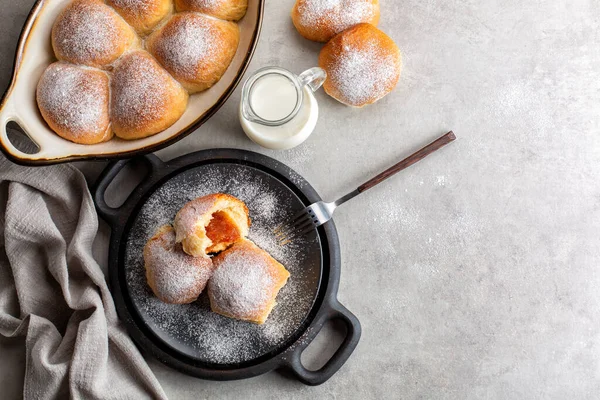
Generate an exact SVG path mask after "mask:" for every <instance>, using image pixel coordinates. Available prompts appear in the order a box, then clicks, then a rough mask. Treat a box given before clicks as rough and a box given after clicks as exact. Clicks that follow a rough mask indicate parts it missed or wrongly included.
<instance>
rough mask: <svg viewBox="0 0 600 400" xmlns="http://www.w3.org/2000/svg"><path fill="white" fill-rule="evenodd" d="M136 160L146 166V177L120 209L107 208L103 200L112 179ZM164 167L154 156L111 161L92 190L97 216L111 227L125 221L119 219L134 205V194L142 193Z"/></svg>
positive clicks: (148, 155)
mask: <svg viewBox="0 0 600 400" xmlns="http://www.w3.org/2000/svg"><path fill="white" fill-rule="evenodd" d="M137 159H141V160H143V161H144V162H145V163H146V166H147V167H148V173H147V175H146V176H145V177H144V179H143V180H142V181H141V182H140V183H139V184H138V185H137V186H136V187H135V189H133V191H132V192H131V194H129V196H128V197H127V199H126V200H125V202H123V204H122V205H121V206H120V207H118V208H113V207H111V206H109V205H108V204H106V200H105V198H104V195H105V193H106V189H107V188H108V186H109V185H110V184H111V182H112V181H113V179H114V178H115V177H116V176H117V175H118V174H119V172H121V170H122V169H123V168H125V166H127V164H129V162H130V161H132V160H137ZM164 165H165V164H164V163H163V162H162V161H161V159H160V158H158V157H157V156H155V155H154V154H147V155H144V156H141V157H139V158H133V159H128V160H119V161H113V162H111V163H109V164H108V166H107V167H106V168H105V169H104V171H102V173H101V174H100V176H99V177H98V180H97V182H96V184H95V187H94V189H93V198H94V203H95V204H96V210H97V211H98V214H99V215H100V216H101V217H102V218H103V219H104V220H106V221H107V222H108V223H109V224H110V225H111V226H112V227H114V226H116V225H117V224H119V223H124V222H125V221H124V220H123V221H120V219H122V218H123V217H126V215H125V213H124V211H125V210H127V209H128V208H129V207H131V205H132V203H134V200H135V197H136V196H134V194H136V193H143V192H144V191H145V190H146V186H148V184H149V183H151V182H153V181H154V180H155V178H156V175H157V172H158V171H159V170H160V169H161V168H163V167H164Z"/></svg>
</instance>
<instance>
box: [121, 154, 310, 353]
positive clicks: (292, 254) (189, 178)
mask: <svg viewBox="0 0 600 400" xmlns="http://www.w3.org/2000/svg"><path fill="white" fill-rule="evenodd" d="M273 181H274V178H270V177H269V176H268V175H265V174H263V173H262V172H260V171H258V170H255V169H254V168H252V167H246V166H242V165H237V164H211V165H206V166H200V167H196V168H194V169H193V170H189V171H186V172H185V173H183V174H180V175H177V176H175V177H174V178H172V179H171V180H169V181H168V182H167V183H166V184H165V185H163V186H162V187H161V188H159V189H158V190H157V191H156V192H155V193H153V194H152V195H151V196H150V197H149V198H148V200H147V202H146V203H145V205H144V206H143V208H142V209H141V210H140V212H139V213H138V215H137V217H136V219H135V222H134V224H133V226H132V228H131V231H130V234H129V239H128V242H127V245H126V257H125V265H124V268H125V270H126V276H127V282H128V285H129V294H130V296H131V298H132V301H133V303H134V304H135V306H136V308H137V309H138V310H139V312H140V313H141V314H142V316H143V318H144V319H145V321H146V322H147V323H148V324H149V326H150V327H151V329H152V330H153V331H154V332H155V333H156V334H157V335H158V336H160V337H163V338H165V341H167V342H169V343H176V344H175V346H176V347H177V349H178V350H179V351H182V352H184V353H186V354H190V355H191V356H193V357H195V358H198V359H200V360H202V361H204V362H209V363H218V364H231V363H240V362H244V361H249V360H252V359H254V358H256V357H260V356H261V355H264V354H266V353H268V352H269V351H272V350H273V349H274V348H277V347H278V346H281V345H283V344H285V343H286V340H287V339H288V338H289V337H290V335H292V334H294V333H295V331H296V329H298V328H299V327H300V326H301V325H302V323H303V321H304V319H305V318H306V316H307V314H308V312H309V311H310V309H311V308H312V304H313V301H314V298H315V296H316V286H317V284H316V282H318V279H319V277H318V276H313V275H312V274H314V271H313V270H314V267H313V265H314V263H318V264H317V265H319V266H320V262H321V261H320V257H317V255H320V247H319V242H318V239H317V238H316V237H306V238H302V239H301V240H297V241H294V242H292V243H290V244H288V245H286V246H280V245H279V244H278V241H277V239H276V238H275V235H274V233H273V229H274V228H275V227H277V226H278V225H279V224H281V223H282V222H284V221H287V220H289V218H291V216H292V215H293V214H294V212H295V210H294V209H291V208H294V207H292V205H293V204H295V202H296V201H297V200H295V198H294V195H293V194H292V193H291V192H290V191H289V190H288V189H286V188H285V187H283V186H279V185H274V184H273ZM211 193H228V194H231V195H232V196H235V197H237V198H239V199H240V200H242V201H244V202H245V203H246V205H247V206H248V208H249V211H250V217H251V218H252V226H251V228H250V234H249V239H250V240H252V241H253V242H254V243H256V245H258V246H259V247H260V248H262V249H264V250H266V251H267V252H268V253H269V254H270V255H271V256H272V257H273V258H275V259H276V260H277V261H279V262H280V263H281V264H283V265H284V266H285V268H286V269H287V270H288V271H289V272H290V274H291V276H290V278H289V279H288V282H287V284H286V285H285V286H284V287H283V288H282V289H281V291H280V292H279V295H278V296H277V303H278V304H277V305H276V306H275V308H274V309H273V311H272V312H271V314H270V316H269V318H268V319H267V321H266V322H265V323H264V324H263V325H256V324H253V323H250V322H244V321H239V320H235V319H231V318H227V317H224V316H221V315H219V314H216V313H213V312H211V311H210V304H209V301H208V297H207V296H206V295H205V293H203V294H201V295H200V297H199V298H198V300H197V301H196V302H194V303H191V304H186V305H172V304H166V303H163V302H162V301H160V300H159V299H158V298H156V297H155V296H154V295H153V294H152V292H151V291H150V289H149V287H148V284H147V282H146V278H145V276H144V269H143V268H144V267H143V259H142V257H141V249H142V248H143V247H144V244H145V243H146V241H147V240H148V239H149V238H150V237H151V236H152V235H153V233H154V231H155V230H156V228H157V227H159V226H161V225H164V224H168V223H171V222H172V221H173V218H174V217H175V214H176V213H177V211H178V210H179V209H180V208H181V207H182V206H183V205H184V204H186V203H187V202H188V201H190V200H192V199H195V198H197V197H200V196H205V195H208V194H211ZM296 207H297V205H296Z"/></svg>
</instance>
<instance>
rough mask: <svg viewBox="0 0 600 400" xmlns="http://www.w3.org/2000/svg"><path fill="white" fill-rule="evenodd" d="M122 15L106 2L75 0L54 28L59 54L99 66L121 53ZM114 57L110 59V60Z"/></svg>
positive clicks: (68, 59) (77, 61) (78, 61)
mask: <svg viewBox="0 0 600 400" xmlns="http://www.w3.org/2000/svg"><path fill="white" fill-rule="evenodd" d="M116 18H119V17H118V15H117V14H116V12H115V11H114V10H113V9H111V8H110V7H107V6H106V5H105V4H104V2H93V1H91V2H88V1H76V2H74V3H72V4H70V5H69V6H68V8H67V9H65V12H64V13H63V14H62V15H61V16H60V17H59V18H58V19H57V20H56V23H55V25H54V28H53V30H52V32H53V35H54V44H55V46H56V47H57V50H58V53H59V54H57V55H59V56H61V55H62V57H64V59H65V60H67V61H71V62H74V63H77V64H86V65H96V63H99V62H102V61H103V60H105V59H106V57H107V55H108V56H110V55H112V56H113V57H112V59H113V60H114V59H115V58H117V57H118V56H119V54H115V52H116V51H118V45H117V42H118V40H119V34H120V32H119V29H118V27H119V25H117V24H116V23H115V21H116ZM110 61H112V60H109V62H110Z"/></svg>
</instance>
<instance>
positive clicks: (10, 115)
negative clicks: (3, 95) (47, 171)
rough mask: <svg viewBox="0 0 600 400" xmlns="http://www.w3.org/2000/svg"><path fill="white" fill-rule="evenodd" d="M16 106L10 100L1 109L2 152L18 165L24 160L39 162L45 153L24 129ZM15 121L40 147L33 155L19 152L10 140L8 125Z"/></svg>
mask: <svg viewBox="0 0 600 400" xmlns="http://www.w3.org/2000/svg"><path fill="white" fill-rule="evenodd" d="M13 108H14V106H13V104H12V103H10V99H7V100H6V103H5V104H4V105H3V107H2V109H0V146H2V150H3V151H4V154H6V155H7V156H8V157H9V158H10V159H11V160H13V161H14V162H17V163H22V162H23V160H24V161H27V160H37V159H39V158H40V157H43V151H42V148H41V146H40V144H39V143H38V142H37V141H36V140H34V139H33V138H32V137H31V136H29V134H28V133H26V131H25V129H23V122H22V121H21V120H20V119H19V118H18V117H17V113H16V112H14V110H13ZM11 121H14V122H16V123H17V124H18V125H19V126H20V127H21V129H23V132H25V135H27V136H28V137H29V140H31V141H32V142H33V143H35V145H36V146H37V147H38V149H39V150H38V151H36V152H35V153H33V154H28V153H25V152H23V151H21V150H19V149H18V148H17V147H16V146H15V145H14V144H12V142H11V141H10V139H9V138H8V123H9V122H11Z"/></svg>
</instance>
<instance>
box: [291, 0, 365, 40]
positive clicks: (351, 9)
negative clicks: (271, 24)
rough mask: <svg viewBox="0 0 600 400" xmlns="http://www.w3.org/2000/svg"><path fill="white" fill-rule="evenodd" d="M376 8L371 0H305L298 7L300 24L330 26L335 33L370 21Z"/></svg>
mask: <svg viewBox="0 0 600 400" xmlns="http://www.w3.org/2000/svg"><path fill="white" fill-rule="evenodd" d="M376 10H377V6H376V5H374V4H373V1H372V0H305V1H303V2H302V3H301V4H300V5H299V7H298V11H299V13H300V23H301V24H302V25H304V26H307V27H319V26H321V25H327V26H332V27H333V30H334V31H335V32H336V33H337V32H341V31H343V30H346V29H348V28H350V27H352V26H354V25H356V24H359V23H361V22H370V21H371V20H372V19H373V17H374V16H375V12H376Z"/></svg>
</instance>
